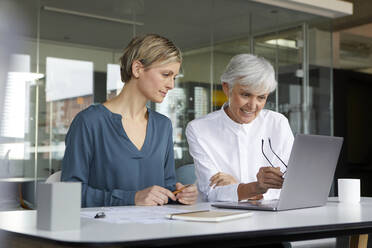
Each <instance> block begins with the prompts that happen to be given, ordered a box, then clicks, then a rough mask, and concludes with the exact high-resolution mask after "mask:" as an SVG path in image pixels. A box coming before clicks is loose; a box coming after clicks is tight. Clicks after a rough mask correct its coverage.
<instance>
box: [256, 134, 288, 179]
mask: <svg viewBox="0 0 372 248" xmlns="http://www.w3.org/2000/svg"><path fill="white" fill-rule="evenodd" d="M268 140H269V146H270V150H271V151H272V153H274V155H275V156H276V157H277V158H278V159H279V160H280V162H282V164H283V165H284V166H285V168H288V166H287V164H286V163H284V162H283V160H282V159H281V158H280V157H279V156H278V154H276V153H275V152H274V150H273V148H272V147H271V140H270V138H268ZM264 142H265V141H264V139H262V145H261V151H262V154H263V155H264V157H265V158H266V160H267V161H268V162H269V163H270V165H271V166H272V167H273V168H275V166H274V165H273V164H272V163H271V161H270V160H269V159H268V158H267V156H266V154H265V152H264V149H263V147H264ZM286 172H287V170H285V171H284V172H283V174H285V173H286Z"/></svg>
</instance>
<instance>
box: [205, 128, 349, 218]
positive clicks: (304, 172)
mask: <svg viewBox="0 0 372 248" xmlns="http://www.w3.org/2000/svg"><path fill="white" fill-rule="evenodd" d="M342 142H343V138H342V137H331V136H321V135H305V134H297V135H296V137H295V140H294V143H293V147H292V151H291V155H290V158H289V161H288V168H287V172H286V174H285V179H284V183H283V187H282V190H281V192H280V197H279V199H276V200H259V201H242V202H220V203H215V204H212V206H214V207H218V208H234V209H254V210H268V211H280V210H289V209H297V208H308V207H317V206H323V205H324V204H325V203H326V202H327V198H328V194H329V191H330V188H331V185H332V181H333V176H334V173H335V170H336V165H337V161H338V157H339V154H340V150H341V146H342Z"/></svg>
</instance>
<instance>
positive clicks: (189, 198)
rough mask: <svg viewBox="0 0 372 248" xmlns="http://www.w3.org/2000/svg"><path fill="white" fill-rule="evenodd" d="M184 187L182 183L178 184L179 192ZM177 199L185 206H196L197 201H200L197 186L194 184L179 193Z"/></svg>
mask: <svg viewBox="0 0 372 248" xmlns="http://www.w3.org/2000/svg"><path fill="white" fill-rule="evenodd" d="M184 187H185V185H183V184H182V183H176V189H177V190H181V189H182V188H184ZM176 198H177V200H178V201H179V202H180V203H182V204H185V205H191V204H194V203H195V202H196V200H197V199H198V190H197V188H196V186H195V184H192V185H190V186H187V187H186V188H184V189H183V190H182V191H181V192H179V193H178V194H177V195H176Z"/></svg>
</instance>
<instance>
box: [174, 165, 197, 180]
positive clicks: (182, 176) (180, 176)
mask: <svg viewBox="0 0 372 248" xmlns="http://www.w3.org/2000/svg"><path fill="white" fill-rule="evenodd" d="M176 177H177V182H180V183H182V184H194V183H195V182H196V176H195V165H194V164H185V165H182V166H181V167H178V168H177V169H176Z"/></svg>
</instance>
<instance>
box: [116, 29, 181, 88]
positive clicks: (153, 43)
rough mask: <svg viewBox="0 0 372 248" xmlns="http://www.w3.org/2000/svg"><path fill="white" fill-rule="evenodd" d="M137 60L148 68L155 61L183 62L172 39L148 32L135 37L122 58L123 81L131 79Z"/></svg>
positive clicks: (166, 62) (121, 71) (121, 72)
mask: <svg viewBox="0 0 372 248" xmlns="http://www.w3.org/2000/svg"><path fill="white" fill-rule="evenodd" d="M135 60H138V61H140V62H141V63H142V65H143V66H144V67H145V68H148V67H150V66H151V65H152V64H154V63H155V62H159V63H161V64H168V63H172V62H179V63H182V54H181V51H180V49H179V48H178V47H177V46H176V45H174V43H173V42H172V41H170V40H168V39H167V38H164V37H162V36H160V35H157V34H146V35H141V36H137V37H134V38H133V39H132V40H131V41H130V42H129V44H128V46H127V47H126V48H125V49H124V54H123V56H121V58H120V74H121V81H123V82H128V81H129V80H130V79H131V77H132V64H133V62H134V61H135Z"/></svg>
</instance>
